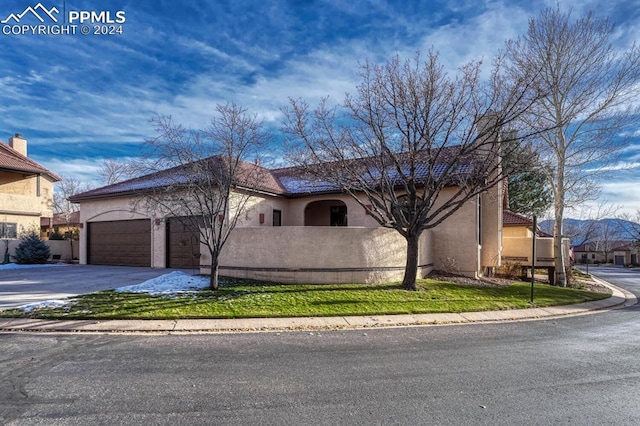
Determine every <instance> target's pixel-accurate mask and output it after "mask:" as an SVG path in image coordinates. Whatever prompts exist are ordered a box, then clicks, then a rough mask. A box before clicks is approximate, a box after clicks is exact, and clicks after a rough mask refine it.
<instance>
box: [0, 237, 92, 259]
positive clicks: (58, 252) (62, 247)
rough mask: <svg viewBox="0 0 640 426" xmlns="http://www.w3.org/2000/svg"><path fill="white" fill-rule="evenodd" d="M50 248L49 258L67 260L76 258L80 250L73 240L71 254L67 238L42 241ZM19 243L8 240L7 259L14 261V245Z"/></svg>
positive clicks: (0, 247) (1, 250)
mask: <svg viewBox="0 0 640 426" xmlns="http://www.w3.org/2000/svg"><path fill="white" fill-rule="evenodd" d="M44 243H45V244H46V245H48V246H49V249H51V257H50V259H49V260H54V256H55V260H62V261H68V260H72V259H77V258H78V253H79V250H80V247H79V244H78V241H74V242H73V254H71V244H70V243H69V240H47V241H45V242H44ZM4 244H5V243H4V241H0V259H1V258H2V255H3V254H4V250H5V245H4ZM18 244H20V240H19V239H17V240H9V259H10V260H11V261H12V262H13V261H15V259H14V257H13V256H14V255H15V253H16V247H18Z"/></svg>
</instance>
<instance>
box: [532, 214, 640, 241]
mask: <svg viewBox="0 0 640 426" xmlns="http://www.w3.org/2000/svg"><path fill="white" fill-rule="evenodd" d="M554 222H555V221H554V220H543V221H541V222H540V223H539V226H540V229H542V230H543V231H545V232H547V233H549V234H553V224H554ZM634 227H635V229H640V224H637V223H633V222H629V221H628V220H624V219H613V218H608V219H601V220H597V221H593V220H580V219H565V220H564V226H563V229H564V234H565V235H566V236H568V237H569V238H570V239H571V245H572V246H573V245H578V244H582V243H585V242H589V241H605V240H606V241H634V240H636V238H637V235H636V236H634V235H633V232H630V230H631V229H633V228H634Z"/></svg>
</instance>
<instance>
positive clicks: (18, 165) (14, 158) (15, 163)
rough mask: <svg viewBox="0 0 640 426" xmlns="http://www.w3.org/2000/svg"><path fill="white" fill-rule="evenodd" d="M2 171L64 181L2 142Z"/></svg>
mask: <svg viewBox="0 0 640 426" xmlns="http://www.w3.org/2000/svg"><path fill="white" fill-rule="evenodd" d="M0 169H2V170H10V171H15V172H23V173H28V174H43V175H47V176H49V177H50V178H51V179H52V180H53V181H54V182H58V181H61V180H62V178H61V177H60V176H58V175H57V174H55V173H53V172H52V171H50V170H49V169H46V168H44V167H42V166H41V165H40V164H38V163H36V162H35V161H33V160H31V159H30V158H28V157H25V156H24V155H22V154H20V153H19V152H18V151H16V150H15V149H13V148H11V147H10V146H9V145H7V144H5V143H3V142H2V141H0Z"/></svg>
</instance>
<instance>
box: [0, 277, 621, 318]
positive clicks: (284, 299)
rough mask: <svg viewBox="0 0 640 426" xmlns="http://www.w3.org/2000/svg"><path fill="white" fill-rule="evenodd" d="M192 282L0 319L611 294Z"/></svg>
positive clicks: (414, 308) (324, 310) (484, 303)
mask: <svg viewBox="0 0 640 426" xmlns="http://www.w3.org/2000/svg"><path fill="white" fill-rule="evenodd" d="M185 277H188V279H189V280H190V282H192V283H195V284H194V285H192V286H191V287H189V288H188V289H187V290H180V291H172V290H171V289H170V288H164V289H161V290H158V286H155V287H153V288H154V289H155V291H145V290H144V286H142V285H141V286H133V287H132V288H121V289H118V290H117V291H102V292H98V293H92V294H87V295H83V296H78V297H75V298H72V299H68V300H64V301H62V302H60V303H56V304H54V305H56V306H52V304H40V305H38V306H31V307H28V308H22V309H12V310H7V311H0V317H13V318H48V319H53V318H56V319H178V318H256V317H257V318H260V317H306V316H349V315H383V314H421V313H443V312H470V311H487V310H506V309H523V308H531V307H544V306H552V305H567V304H573V303H581V302H587V301H592V300H598V299H604V298H606V297H609V294H607V293H599V292H592V291H585V290H577V289H570V288H559V287H552V286H549V285H545V284H536V286H535V298H534V304H531V303H529V300H530V289H531V284H530V283H524V282H514V283H512V284H510V285H482V286H476V285H466V284H460V283H457V284H456V283H451V282H445V281H442V280H432V279H425V280H421V281H420V282H419V284H418V291H414V292H409V291H406V290H402V289H401V288H400V284H398V283H393V284H378V285H375V284H366V285H365V284H339V285H336V284H331V285H330V284H307V285H304V284H300V285H292V284H285V285H283V284H274V283H268V282H259V281H249V280H238V279H228V278H227V279H225V278H223V279H222V283H221V286H220V289H219V290H218V291H210V290H207V289H203V288H202V287H205V286H206V282H207V278H206V277H189V276H185Z"/></svg>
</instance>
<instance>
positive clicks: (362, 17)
mask: <svg viewBox="0 0 640 426" xmlns="http://www.w3.org/2000/svg"><path fill="white" fill-rule="evenodd" d="M41 3H42V5H43V6H44V7H45V8H47V9H48V10H50V9H51V8H52V7H56V8H57V9H58V10H59V11H61V13H60V14H58V16H59V17H60V16H62V15H64V13H62V11H64V12H65V13H68V11H81V10H83V11H95V12H100V11H108V12H110V14H111V15H110V16H111V17H112V18H113V17H114V16H115V13H116V12H117V11H124V12H125V17H126V21H125V22H124V23H122V24H121V25H122V34H114V35H94V34H89V35H82V34H80V33H79V28H78V30H77V31H78V33H77V34H75V35H72V34H68V35H30V34H27V35H22V34H21V35H6V34H0V52H1V54H0V140H3V141H6V140H7V138H8V137H9V136H11V135H13V134H14V133H16V132H20V133H22V134H23V135H24V137H25V138H27V139H28V141H29V155H30V157H32V158H34V159H35V160H36V161H38V162H40V163H41V164H43V165H44V166H46V167H48V168H50V169H51V170H53V171H54V172H56V173H58V174H60V175H63V176H73V177H77V178H79V179H81V180H85V181H89V182H91V183H92V184H94V185H98V184H99V182H98V180H97V176H96V171H97V169H98V167H99V165H100V162H101V161H102V160H103V159H105V158H116V159H118V158H127V157H133V156H136V155H137V153H138V152H139V146H140V144H141V142H142V141H143V140H144V139H145V138H146V137H148V136H150V135H151V134H152V129H151V127H150V125H149V123H148V120H149V118H150V117H152V116H154V115H155V114H169V115H172V116H173V118H174V120H176V121H177V122H180V123H182V124H184V125H186V126H191V127H195V128H198V127H204V126H206V124H207V122H208V121H209V119H210V117H211V113H212V111H213V109H214V106H215V104H216V103H226V102H228V101H234V102H237V103H238V104H240V105H243V106H246V107H248V108H249V109H250V111H251V112H253V113H256V114H258V116H259V117H261V118H263V119H265V120H266V121H267V122H268V123H270V124H271V125H272V126H273V127H274V128H275V129H277V128H279V126H280V121H279V120H280V107H282V106H283V105H285V104H286V103H287V98H288V97H296V98H297V97H301V98H304V99H306V100H308V101H309V102H311V103H314V102H316V101H317V100H318V99H319V98H320V97H322V96H326V95H329V96H330V97H331V99H333V100H335V101H341V100H342V99H343V98H344V95H345V93H347V92H351V93H353V91H354V88H355V85H356V84H357V82H358V78H357V76H356V75H355V71H356V69H357V65H358V62H362V61H364V60H370V61H374V62H382V61H385V60H387V59H388V58H390V57H391V56H392V55H394V54H396V53H398V54H400V55H401V56H411V55H413V54H414V53H415V51H416V50H421V51H423V52H426V51H427V50H428V49H429V48H430V47H431V46H433V47H434V48H435V49H436V50H437V51H439V52H440V55H441V59H442V61H443V63H444V64H445V65H446V66H447V68H449V69H450V70H451V71H452V72H453V71H455V69H456V68H457V67H458V66H460V65H461V64H463V63H465V62H467V61H469V60H472V59H484V60H485V61H486V62H490V61H491V59H492V58H493V57H494V56H495V55H496V54H497V52H498V51H499V49H501V48H502V47H503V44H504V40H505V39H507V38H515V37H517V36H518V35H519V34H522V33H523V32H524V31H525V30H526V25H527V20H528V19H529V18H530V17H532V16H535V15H536V14H537V13H538V11H539V10H540V9H541V8H543V7H547V6H553V5H555V3H556V2H555V0H552V1H537V0H527V1H519V0H514V1H509V0H504V1H484V2H483V1H476V0H468V1H466V0H465V1H445V0H428V1H391V0H389V1H382V0H378V1H368V2H364V1H355V0H354V1H344V0H334V1H294V0H291V1H265V0H258V1H244V0H236V1H229V2H222V1H220V2H217V1H189V2H179V1H175V0H173V1H171V0H160V1H151V0H149V1H145V0H136V1H133V0H131V1H119V0H111V1H109V0H104V1H73V0H68V1H63V0H41ZM37 4H38V0H15V1H14V0H9V1H8V0H3V1H2V2H1V3H0V20H2V19H5V18H6V17H8V16H9V14H11V13H14V14H19V13H21V12H22V11H24V10H25V8H27V7H29V6H31V7H35V6H36V5H37ZM560 4H561V6H562V7H563V8H572V9H573V12H574V13H575V14H576V15H577V14H580V13H582V12H584V11H587V10H594V11H596V12H597V13H598V15H599V16H608V17H609V18H610V19H611V20H612V21H613V22H614V23H615V24H616V37H615V39H614V43H616V44H620V45H621V46H622V45H628V44H629V43H630V41H631V40H633V39H634V38H636V37H637V34H640V0H630V1H624V2H622V1H618V2H616V1H613V2H608V1H607V2H606V1H603V0H600V1H589V0H587V1H582V0H572V1H560ZM65 16H67V15H65ZM25 23H26V24H38V22H37V21H36V20H35V18H34V17H33V16H30V15H25V17H23V18H22V21H21V22H20V24H25ZM47 23H50V22H47ZM0 26H1V25H0ZM79 26H80V25H79V24H78V27H79ZM91 27H93V26H91ZM638 133H639V134H640V131H639V132H638ZM638 148H640V137H639V138H638V141H637V142H636V144H635V145H633V146H632V147H630V149H629V150H627V152H626V153H625V158H624V160H625V162H626V163H627V164H631V165H632V166H633V167H631V168H628V169H627V170H624V171H612V172H611V179H606V182H604V184H603V198H606V199H607V200H609V201H611V202H613V203H617V204H621V205H623V206H624V210H626V211H635V210H636V209H640V189H639V187H638V178H639V177H640V154H639V149H638ZM274 153H276V155H277V153H278V149H277V147H275V148H274ZM615 166H616V165H612V169H616V168H618V167H615Z"/></svg>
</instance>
